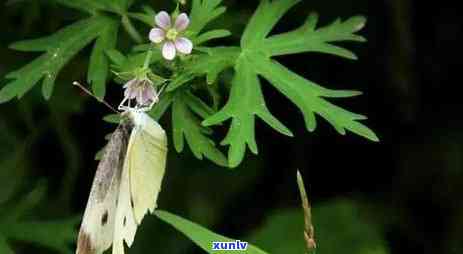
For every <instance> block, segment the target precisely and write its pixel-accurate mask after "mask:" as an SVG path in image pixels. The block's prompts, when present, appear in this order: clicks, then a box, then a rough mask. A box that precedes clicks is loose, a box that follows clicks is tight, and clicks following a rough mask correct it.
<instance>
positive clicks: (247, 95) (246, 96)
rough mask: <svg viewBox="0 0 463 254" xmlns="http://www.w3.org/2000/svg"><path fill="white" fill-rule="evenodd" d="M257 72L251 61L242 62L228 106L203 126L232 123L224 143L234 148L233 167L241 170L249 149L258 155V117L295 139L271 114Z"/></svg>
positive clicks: (231, 159) (231, 153)
mask: <svg viewBox="0 0 463 254" xmlns="http://www.w3.org/2000/svg"><path fill="white" fill-rule="evenodd" d="M253 68H255V66H252V65H250V64H249V61H247V60H245V59H243V58H240V60H239V61H238V63H237V66H236V67H235V70H236V74H235V78H234V80H233V83H232V89H231V91H230V98H229V100H228V102H227V104H226V105H225V107H224V108H223V109H222V110H220V111H219V112H217V113H216V114H214V115H212V116H211V117H209V118H207V119H206V120H205V121H204V122H203V124H204V125H206V126H210V125H215V124H219V123H221V122H223V121H225V120H227V119H229V118H231V119H232V122H231V126H230V129H229V131H228V133H227V136H226V137H225V139H224V140H223V141H222V145H230V149H229V151H228V160H229V164H230V166H231V167H236V166H238V165H239V163H240V162H241V161H242V160H243V158H244V154H245V152H246V145H247V146H248V147H249V149H250V150H251V151H252V152H253V153H254V154H257V144H256V140H255V128H254V125H255V116H258V117H260V118H261V119H262V120H264V121H265V122H266V123H267V124H268V125H270V126H271V127H272V128H274V129H275V130H277V131H278V132H280V133H282V134H284V135H287V136H293V134H292V132H291V131H290V130H289V129H288V128H287V127H286V126H284V124H282V123H281V122H280V121H279V120H278V119H277V118H275V117H274V116H273V115H272V114H271V113H270V111H269V110H268V108H267V106H266V104H265V100H264V96H263V95H262V91H261V88H260V82H259V79H258V77H257V74H256V73H255V72H254V71H253Z"/></svg>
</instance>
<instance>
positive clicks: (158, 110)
mask: <svg viewBox="0 0 463 254" xmlns="http://www.w3.org/2000/svg"><path fill="white" fill-rule="evenodd" d="M173 100H174V96H173V93H168V92H164V93H163V94H162V96H161V98H160V100H159V102H158V103H157V104H156V105H155V106H154V107H153V109H152V110H151V112H149V115H150V116H151V117H152V118H153V119H155V120H156V121H159V120H160V119H161V117H162V116H163V115H164V113H165V112H166V111H167V109H168V108H169V107H170V105H172V101H173Z"/></svg>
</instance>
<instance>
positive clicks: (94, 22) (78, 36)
mask: <svg viewBox="0 0 463 254" xmlns="http://www.w3.org/2000/svg"><path fill="white" fill-rule="evenodd" d="M111 22H113V20H112V19H110V18H107V17H104V16H95V17H92V18H89V19H87V20H84V21H80V22H77V23H75V24H73V25H70V26H69V27H68V28H67V29H65V30H66V33H64V32H63V33H62V34H61V35H60V36H56V37H55V36H53V35H52V36H51V37H49V38H53V39H52V40H51V41H50V45H51V47H48V48H46V49H45V48H43V47H44V45H43V43H44V41H47V40H48V39H47V38H44V39H42V40H41V41H40V42H39V43H38V44H37V47H35V46H34V42H31V43H26V42H24V43H23V44H22V46H21V47H22V48H24V49H26V48H28V49H37V50H38V49H39V48H40V49H43V50H46V51H47V52H46V53H44V54H43V55H41V56H40V57H38V58H36V59H35V60H33V61H32V62H30V63H29V64H27V65H25V66H23V67H22V68H20V69H18V70H16V71H13V72H10V73H9V74H7V75H6V78H8V79H13V80H12V81H10V82H9V83H7V84H6V85H5V86H4V87H3V88H2V89H1V90H0V103H4V102H7V101H9V100H11V99H13V98H14V97H18V98H21V97H22V96H23V95H24V94H25V93H26V92H28V91H29V90H30V89H32V88H33V86H34V85H35V84H37V83H38V82H39V81H40V80H41V79H43V78H45V77H47V78H48V79H49V80H46V82H45V83H44V84H45V87H44V89H43V94H44V95H45V97H46V98H47V97H49V96H50V95H51V90H52V87H53V84H54V82H52V81H53V80H54V78H55V77H56V76H57V75H58V73H59V72H60V70H61V69H62V68H63V67H64V65H65V64H66V63H67V62H69V60H70V59H71V58H72V57H73V56H75V55H76V54H77V53H78V52H79V51H80V50H81V49H82V48H84V47H85V46H86V45H88V44H89V43H90V42H91V41H93V40H94V39H95V38H97V37H98V35H99V34H100V32H101V30H102V29H104V28H105V27H106V26H107V25H108V24H109V23H111ZM69 31H75V33H73V34H70V33H69ZM58 33H59V32H58ZM63 34H66V35H67V37H63ZM58 39H60V40H59V41H55V40H58ZM36 42H37V41H36ZM13 46H14V44H13Z"/></svg>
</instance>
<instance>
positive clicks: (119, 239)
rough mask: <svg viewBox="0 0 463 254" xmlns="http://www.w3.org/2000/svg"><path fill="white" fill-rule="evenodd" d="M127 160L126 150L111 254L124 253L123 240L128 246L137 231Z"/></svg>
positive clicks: (128, 156)
mask: <svg viewBox="0 0 463 254" xmlns="http://www.w3.org/2000/svg"><path fill="white" fill-rule="evenodd" d="M132 135H133V134H132ZM132 135H131V136H132ZM131 139H132V138H130V140H131ZM129 142H130V141H129ZM129 161H130V154H129V153H128V152H127V156H126V159H125V162H124V167H123V170H122V177H121V184H120V190H119V202H118V206H117V210H116V218H115V222H114V223H115V225H114V235H113V237H114V238H113V251H112V253H113V254H124V241H125V242H126V243H127V246H129V247H130V246H131V245H132V243H133V239H134V238H135V233H136V232H137V223H136V222H135V217H134V214H133V205H132V204H133V201H132V199H131V194H130V178H129Z"/></svg>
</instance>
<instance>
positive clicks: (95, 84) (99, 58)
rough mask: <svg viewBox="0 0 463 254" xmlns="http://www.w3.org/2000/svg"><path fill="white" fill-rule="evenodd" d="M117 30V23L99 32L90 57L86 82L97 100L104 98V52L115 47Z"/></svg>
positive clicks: (107, 69) (105, 59)
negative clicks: (90, 86)
mask: <svg viewBox="0 0 463 254" xmlns="http://www.w3.org/2000/svg"><path fill="white" fill-rule="evenodd" d="M118 29H119V23H118V22H116V21H113V22H109V23H108V24H107V26H106V27H105V28H103V30H102V31H101V34H100V36H99V37H98V39H97V40H96V42H95V45H94V46H93V51H92V55H91V56H90V63H89V67H88V73H87V82H88V83H90V84H91V85H92V90H93V94H94V95H95V96H96V97H97V98H99V99H103V98H104V95H105V93H106V80H107V78H108V74H109V61H108V58H107V56H106V53H105V52H106V50H112V49H114V47H115V46H116V41H117V34H118Z"/></svg>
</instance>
